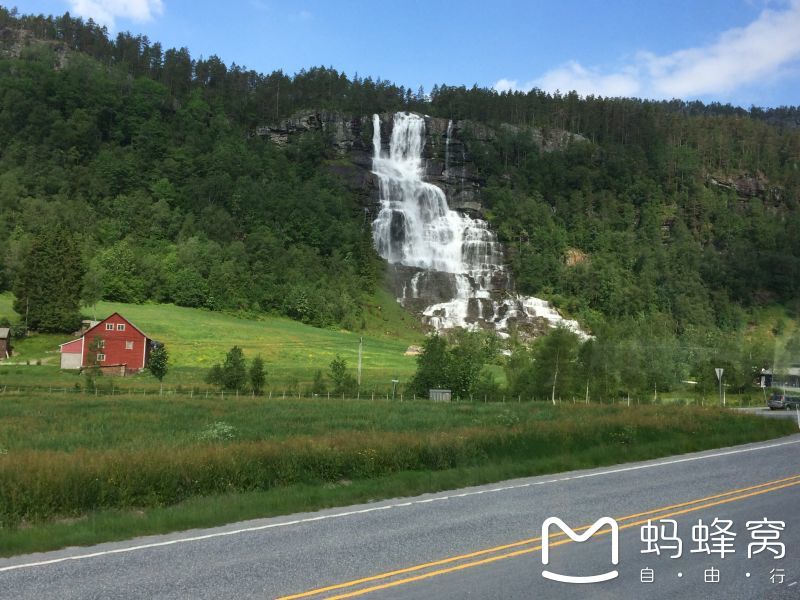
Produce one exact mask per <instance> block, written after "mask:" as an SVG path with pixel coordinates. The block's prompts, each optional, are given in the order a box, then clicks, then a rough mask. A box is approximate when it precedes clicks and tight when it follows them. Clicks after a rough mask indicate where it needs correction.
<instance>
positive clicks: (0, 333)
mask: <svg viewBox="0 0 800 600" xmlns="http://www.w3.org/2000/svg"><path fill="white" fill-rule="evenodd" d="M10 335H11V329H10V328H8V327H0V340H5V339H8V338H9V336H10Z"/></svg>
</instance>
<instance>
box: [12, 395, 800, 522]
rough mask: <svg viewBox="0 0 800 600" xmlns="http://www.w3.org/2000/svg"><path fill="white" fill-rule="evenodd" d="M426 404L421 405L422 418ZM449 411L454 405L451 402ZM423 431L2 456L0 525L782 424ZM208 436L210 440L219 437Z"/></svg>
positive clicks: (752, 435)
mask: <svg viewBox="0 0 800 600" xmlns="http://www.w3.org/2000/svg"><path fill="white" fill-rule="evenodd" d="M426 408H427V406H426V405H421V404H419V405H417V409H418V410H420V411H424V410H425V409H426ZM453 408H454V407H453ZM518 411H520V412H511V411H507V410H506V411H503V410H498V411H497V412H496V413H495V415H494V424H491V425H483V426H467V427H465V426H461V427H455V428H449V429H446V430H445V428H444V427H443V428H442V430H439V431H436V430H428V431H385V430H380V429H379V428H377V427H376V428H375V429H374V430H371V431H370V430H367V431H333V432H330V433H318V434H316V435H297V436H293V437H290V438H286V439H277V440H276V439H260V440H251V441H238V442H236V441H234V442H222V441H220V442H199V441H198V442H196V443H193V444H187V445H184V446H177V447H176V446H174V445H168V444H161V445H150V446H148V447H139V448H135V449H127V450H126V449H121V448H107V449H94V450H90V449H84V448H80V449H76V450H73V451H54V450H19V451H9V452H8V453H5V454H0V524H2V526H4V527H9V526H11V527H14V526H17V525H19V524H21V523H23V522H37V521H44V520H47V519H52V518H56V517H75V516H80V515H83V514H86V513H87V512H90V511H96V510H98V509H128V508H137V507H145V508H146V507H164V506H170V505H173V504H176V503H179V502H181V501H184V500H186V499H189V498H193V497H198V496H207V495H214V494H225V493H231V492H251V491H264V490H273V489H279V488H282V487H286V486H292V485H296V484H325V483H337V482H342V481H343V480H366V479H373V478H378V477H382V476H386V475H390V474H393V473H399V472H404V471H415V472H422V471H442V470H447V469H454V468H460V467H471V466H478V465H489V466H491V465H492V464H500V463H504V462H508V461H514V460H520V461H530V459H531V458H532V457H541V458H542V460H544V461H547V462H549V463H550V464H558V465H560V466H562V467H563V468H569V467H570V465H571V463H570V459H571V456H573V455H576V456H577V455H580V456H581V457H582V462H581V463H580V464H585V461H586V456H587V452H589V453H590V454H591V455H593V456H595V458H596V461H597V464H603V463H604V462H608V460H609V458H610V459H613V460H615V461H619V460H633V459H636V458H640V457H642V456H643V454H642V453H643V452H644V455H645V456H647V457H649V456H652V455H653V454H656V455H658V454H671V453H677V452H686V451H691V450H698V449H702V448H707V447H713V446H719V445H725V444H734V443H741V442H747V441H754V440H760V439H765V438H769V437H774V436H777V435H780V434H785V433H789V432H791V431H793V429H794V427H796V426H795V425H793V424H792V423H791V422H788V421H783V420H772V419H761V418H754V417H748V416H744V415H736V414H732V413H729V412H722V411H718V410H710V409H701V408H686V407H684V408H680V409H677V410H676V409H672V408H669V407H659V406H647V407H639V408H638V409H627V408H623V407H591V406H590V407H583V406H581V407H577V408H572V407H570V408H569V410H567V409H548V410H547V411H540V412H537V413H535V417H534V418H528V419H523V418H520V415H521V414H522V415H523V416H524V411H523V409H521V408H520V409H518ZM212 439H213V436H212Z"/></svg>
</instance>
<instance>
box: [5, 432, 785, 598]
mask: <svg viewBox="0 0 800 600" xmlns="http://www.w3.org/2000/svg"><path fill="white" fill-rule="evenodd" d="M549 517H559V518H560V519H562V520H563V521H564V522H565V523H566V524H567V525H569V526H570V527H572V528H573V529H576V530H577V532H582V531H583V529H580V526H584V527H586V526H589V525H592V524H593V523H594V522H595V521H596V520H597V519H599V518H601V517H613V518H614V519H616V523H617V524H618V527H619V531H618V545H619V561H618V564H617V565H613V564H612V560H611V557H612V541H613V538H614V535H613V533H612V532H611V531H610V529H609V528H608V527H604V528H602V529H600V530H599V531H598V532H597V533H595V534H594V535H593V536H591V538H590V539H588V540H587V541H585V542H580V543H579V542H576V541H572V540H571V539H570V538H569V537H567V536H566V535H564V534H563V533H562V532H561V531H559V530H558V529H552V530H551V536H550V547H549V553H550V561H549V564H548V565H543V564H542V542H541V541H540V539H539V538H540V537H541V535H542V524H543V522H544V521H545V519H547V518H549ZM715 518H716V519H719V520H729V521H731V522H732V523H731V524H730V527H729V528H728V529H727V531H723V534H722V538H724V539H722V541H723V542H725V541H728V542H729V545H730V546H732V547H733V549H734V550H735V552H734V553H729V552H726V553H725V555H724V556H719V554H718V553H717V554H714V553H712V554H708V553H699V552H692V550H695V549H697V546H698V542H697V541H693V535H692V534H693V531H692V528H693V527H695V526H698V525H700V523H699V521H700V520H702V524H704V525H711V524H712V522H713V521H714V519H715ZM765 518H766V519H767V520H768V521H772V522H774V521H782V522H783V523H784V527H783V530H782V531H780V532H778V533H779V535H780V538H779V539H778V540H774V541H771V543H770V544H769V545H767V546H766V547H764V548H762V551H761V552H758V553H755V552H754V553H753V556H752V557H748V549H749V548H748V547H749V545H750V544H751V543H754V540H753V538H752V536H753V532H752V531H748V522H750V521H760V520H762V519H765ZM648 519H650V521H651V524H652V525H655V527H656V528H657V529H658V531H659V538H665V539H657V540H655V541H654V542H653V544H651V546H654V545H656V544H657V545H658V546H659V551H660V554H656V553H655V552H650V553H643V552H642V550H646V549H647V544H646V543H644V542H642V541H641V536H642V534H643V533H647V532H650V531H651V529H649V528H646V526H647V525H648ZM662 519H664V520H665V521H662ZM666 520H674V521H675V524H676V527H677V536H676V537H678V538H680V539H681V544H682V548H681V556H680V557H679V558H670V557H669V555H670V554H676V550H674V549H667V546H670V545H671V546H675V545H677V542H675V541H674V540H673V541H670V540H669V539H666V538H669V537H671V536H670V535H669V534H671V533H672V532H671V528H672V525H671V524H670V523H669V522H668V521H666ZM662 525H663V531H662ZM717 525H720V526H721V527H722V529H723V530H724V527H725V525H726V524H725V523H720V522H717ZM643 526H644V527H645V529H643ZM716 529H717V527H716V525H715V526H712V527H710V529H709V531H710V532H712V533H714V532H716ZM756 529H757V530H758V531H761V532H764V531H773V532H774V531H775V530H774V529H771V528H769V527H768V526H767V525H758V527H757V528H756ZM702 533H703V530H702V529H700V528H697V531H696V534H698V535H696V536H695V537H697V538H698V539H700V538H702V537H703V536H702V535H699V534H702ZM730 533H735V534H736V535H735V536H731V535H729V534H730ZM0 534H1V533H0ZM662 534H663V535H662ZM756 535H758V532H757V533H756ZM731 538H732V541H731ZM720 539H721V538H720V536H718V535H711V536H710V537H709V543H710V544H711V545H712V548H711V549H712V550H713V549H715V548H716V546H714V544H716V543H718V542H719V541H720ZM775 541H777V542H782V543H783V553H784V556H783V557H782V558H775V556H776V554H774V553H773V551H775V552H778V553H780V548H779V547H778V545H777V544H775V543H773V542H775ZM762 545H763V544H762ZM758 547H759V544H756V546H753V547H752V548H751V549H752V550H757V549H758ZM650 549H651V550H652V549H654V548H653V547H651V548H650ZM544 569H547V570H549V571H552V572H554V573H557V574H561V575H572V576H590V575H598V574H602V573H607V572H609V571H613V570H616V571H617V572H618V576H617V577H615V578H614V579H612V580H610V581H607V582H604V583H591V584H576V583H560V582H556V581H551V580H548V579H546V578H544V577H543V576H542V571H543V570H544ZM642 569H652V572H653V582H652V583H643V582H642V581H641V578H642ZM710 569H716V570H718V572H719V582H708V583H707V582H705V572H706V571H707V570H710ZM781 569H782V571H780V570H781ZM773 570H775V571H773ZM709 574H710V577H713V573H712V572H710V571H709ZM748 574H749V575H748ZM771 577H772V579H773V580H774V583H773V581H771V580H770V578H771ZM798 580H800V434H798V435H794V436H790V437H787V438H782V439H779V440H775V441H772V442H764V443H760V444H750V445H745V446H737V447H735V448H727V449H721V450H715V451H709V452H702V453H696V454H687V455H681V456H677V457H671V458H666V459H659V460H655V461H647V462H641V463H629V464H625V465H620V466H617V467H607V468H602V469H594V470H586V471H575V472H570V473H562V474H558V475H550V476H544V477H533V478H525V479H517V480H513V481H508V482H504V483H501V484H494V485H489V486H481V487H475V488H468V489H462V490H457V491H452V492H443V493H439V494H429V495H424V496H419V497H415V498H404V499H396V500H389V501H383V502H375V503H370V504H365V505H360V506H353V507H348V508H339V509H332V510H326V511H320V512H317V513H309V514H297V515H292V516H287V517H279V518H274V519H262V520H257V521H248V522H245V523H237V524H233V525H229V526H226V527H221V528H215V529H208V530H197V531H190V532H182V533H179V534H172V535H166V536H154V537H148V538H140V539H136V540H131V541H128V542H121V543H112V544H103V545H99V546H94V547H92V548H89V549H87V548H73V549H67V550H62V551H57V552H49V553H44V554H37V555H27V556H19V557H15V558H12V559H0V598H9V599H12V598H13V599H15V600H17V599H19V600H22V599H26V598H31V599H37V600H38V599H46V598H58V599H67V598H81V599H93V598H97V599H100V598H103V599H111V598H181V599H184V598H262V599H264V598H276V597H282V596H290V597H292V596H294V597H302V598H314V599H316V598H332V597H336V598H346V597H364V598H382V599H384V598H420V599H422V598H425V599H430V598H480V599H484V598H498V599H500V598H615V599H616V598H637V599H638V598H644V597H647V598H678V597H680V598H687V599H689V598H701V597H702V598H707V599H713V598H726V599H728V598H730V599H737V598H759V599H761V598H800V583H798Z"/></svg>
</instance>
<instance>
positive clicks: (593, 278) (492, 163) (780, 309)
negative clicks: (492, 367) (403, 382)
mask: <svg viewBox="0 0 800 600" xmlns="http://www.w3.org/2000/svg"><path fill="white" fill-rule="evenodd" d="M0 28H1V29H2V36H1V37H0V149H2V150H0V256H2V257H3V268H2V269H0V291H3V290H14V291H16V292H17V302H18V304H17V307H16V308H17V312H18V313H20V314H21V313H22V312H24V310H23V309H24V304H25V298H26V294H28V293H29V291H30V289H31V288H32V287H35V286H36V285H37V282H45V283H44V284H43V285H51V284H52V281H53V279H54V278H53V277H49V276H48V277H39V278H37V277H35V276H31V275H30V274H29V273H27V269H25V268H24V267H25V265H26V260H28V259H29V258H30V256H31V255H33V250H34V249H35V250H36V251H37V252H40V251H43V250H42V248H45V249H46V248H47V244H46V243H45V242H46V241H47V240H46V238H47V236H48V235H50V232H51V231H53V230H57V229H66V231H67V232H68V235H69V236H70V239H72V240H73V242H74V243H72V244H70V247H74V248H76V252H77V253H78V256H77V259H76V257H75V256H71V257H70V259H69V266H70V272H71V273H78V271H82V272H83V285H82V300H83V306H84V309H83V310H84V313H85V314H91V312H92V310H93V309H92V306H93V305H95V304H96V303H97V301H99V300H103V301H105V302H118V303H126V304H127V305H133V304H140V303H144V302H151V303H167V304H174V305H177V306H182V307H189V308H202V309H204V310H207V311H211V312H210V313H209V329H208V331H211V330H214V326H213V323H214V322H215V321H214V317H212V316H210V315H215V314H221V313H225V314H238V315H241V316H246V317H253V318H255V319H260V318H261V317H262V316H264V315H271V316H282V317H288V318H290V319H293V320H295V321H299V322H301V323H305V324H308V325H313V326H315V327H324V328H329V329H332V330H337V329H338V330H347V331H351V332H357V333H361V332H367V333H368V334H369V333H375V332H376V331H380V320H381V319H382V318H383V317H379V316H378V314H377V312H376V311H375V306H381V305H382V306H384V307H387V304H386V302H384V300H385V299H386V295H385V292H384V291H383V274H382V266H383V263H382V261H380V260H379V258H378V257H377V256H376V253H375V251H374V249H373V242H372V236H371V229H370V224H369V213H368V209H369V206H368V204H369V201H370V200H369V198H368V194H367V193H365V192H364V190H357V189H355V188H353V187H351V186H350V185H349V184H348V183H347V182H345V181H343V180H342V179H341V178H340V177H339V176H338V175H337V173H338V172H339V171H338V170H337V168H332V167H342V166H347V165H348V164H349V161H350V158H351V157H347V156H342V155H340V154H338V153H337V151H336V149H335V148H333V146H332V144H331V141H332V139H331V135H330V132H329V131H326V130H325V129H324V128H322V129H320V130H317V131H310V132H307V133H305V134H301V135H295V136H289V140H288V142H287V143H286V144H278V143H273V142H272V141H270V140H269V138H268V136H266V137H265V136H258V135H255V132H256V131H257V129H258V128H259V127H262V126H264V125H265V124H275V123H278V122H280V121H281V120H282V119H285V118H287V117H290V116H291V115H293V114H296V113H297V111H300V110H312V111H314V110H335V111H340V112H341V113H342V114H344V115H369V114H370V113H374V112H391V111H397V110H414V111H419V112H422V113H425V114H429V115H433V116H440V117H444V118H450V119H456V120H465V119H466V120H469V121H470V122H471V123H472V124H473V127H472V130H473V131H477V130H479V129H480V128H482V127H483V128H485V127H486V125H487V124H488V126H489V127H490V129H491V131H492V135H489V136H478V135H473V136H472V137H470V134H469V131H470V127H465V128H463V130H464V131H465V132H466V133H465V136H466V137H465V139H464V140H463V141H464V142H465V146H466V148H467V153H468V156H469V160H471V161H472V165H473V169H474V173H475V176H476V178H477V180H478V181H480V182H482V190H481V201H482V204H483V209H484V211H485V216H486V217H487V219H488V220H489V221H490V223H491V224H492V226H493V227H494V228H495V229H496V231H497V232H498V235H499V237H500V239H501V240H502V241H503V242H504V243H505V245H506V248H507V250H508V253H507V256H508V261H509V266H510V269H511V272H512V274H513V276H514V280H515V282H516V285H517V288H518V289H519V291H521V292H523V293H526V294H535V295H538V296H542V297H545V298H547V299H549V300H551V301H553V303H554V304H555V305H556V306H557V307H559V308H560V309H561V310H562V311H563V312H565V313H567V314H569V315H570V316H573V317H576V318H578V319H579V320H580V321H581V323H582V324H583V325H584V326H585V327H586V328H587V329H589V330H590V331H591V332H592V333H593V334H594V335H595V341H594V342H593V343H592V345H591V346H589V347H587V348H586V349H583V350H581V351H580V352H578V349H577V346H576V345H574V344H573V345H572V346H570V348H565V349H566V351H567V353H568V356H570V357H571V359H572V360H571V362H570V363H569V365H571V366H572V367H574V368H573V373H572V374H571V375H570V376H568V375H569V373H568V372H567V371H566V370H564V369H562V372H563V373H564V376H563V377H562V378H561V379H560V380H559V382H558V386H560V387H559V389H557V390H556V391H555V393H556V394H560V395H563V396H564V397H569V396H571V395H577V394H581V393H583V392H582V390H584V389H585V388H586V387H587V385H589V384H588V383H587V381H588V380H591V381H593V382H596V383H597V386H596V389H598V390H599V393H600V394H602V395H603V396H605V397H619V396H625V395H627V394H640V395H641V394H650V393H653V392H661V391H669V390H674V389H676V388H677V387H679V386H680V385H681V382H682V381H685V380H689V379H693V380H698V381H700V382H701V387H702V388H703V389H704V390H705V392H704V393H707V392H708V391H709V390H713V384H714V382H713V378H712V376H713V367H714V366H724V367H725V368H726V369H727V371H726V372H728V373H729V374H731V376H732V379H731V381H732V382H733V383H734V385H735V387H736V389H737V390H739V391H743V390H745V389H746V388H748V387H749V386H750V382H751V381H752V377H753V374H754V373H755V372H757V371H758V370H760V369H761V368H763V367H768V366H772V365H773V364H774V363H775V357H776V355H778V354H782V355H785V356H782V357H781V361H782V362H784V363H786V362H791V361H792V360H795V361H796V360H797V359H796V358H794V359H792V357H791V356H790V354H791V353H792V352H796V348H798V347H800V336H798V334H797V329H796V327H795V325H794V323H795V320H796V318H797V317H798V314H800V208H799V207H798V198H800V128H798V127H797V125H798V119H799V118H800V112H798V110H797V109H796V108H792V107H782V108H776V109H768V110H762V109H758V108H751V109H749V110H744V109H741V108H737V107H732V106H729V105H724V106H723V105H718V104H712V105H703V104H702V103H699V102H690V103H686V102H681V101H670V102H660V101H659V102H655V101H643V100H637V99H630V98H598V97H592V96H590V97H587V98H580V97H578V96H577V94H575V93H568V94H563V95H562V94H547V93H545V92H542V91H541V90H536V89H534V90H531V91H530V92H528V93H522V92H513V93H498V92H496V91H494V90H490V89H482V88H477V87H473V88H471V89H467V88H464V87H452V86H447V85H441V86H435V87H434V89H432V90H429V93H425V91H424V90H417V91H412V90H409V89H406V88H403V87H402V86H397V85H394V84H392V83H391V82H389V81H386V80H380V79H377V80H376V79H372V78H369V77H367V78H360V77H347V76H346V75H345V74H343V73H340V72H338V71H336V70H334V69H331V68H312V69H309V70H307V71H301V72H300V73H297V74H295V75H294V76H288V75H286V74H284V73H282V72H280V71H277V72H273V73H270V74H261V73H257V72H255V71H253V70H249V69H247V68H244V67H242V66H240V65H235V64H231V65H226V64H224V63H223V62H222V61H221V60H220V59H219V58H218V57H216V56H211V57H209V58H207V59H196V58H194V59H193V58H192V57H191V54H190V53H189V51H188V50H187V49H185V48H181V49H164V48H162V47H161V46H160V44H158V43H157V42H155V41H150V40H148V39H147V38H145V37H142V36H136V35H132V34H130V33H119V34H118V35H117V36H116V37H115V38H113V39H110V38H109V36H108V34H107V32H106V31H105V30H104V29H102V28H100V27H98V26H97V25H96V24H94V23H84V22H82V21H81V20H80V19H74V18H71V17H69V16H67V15H65V16H63V17H44V16H20V15H17V14H16V13H14V12H11V11H8V10H6V9H0ZM365 127H366V128H365V129H364V131H362V136H363V137H364V138H365V139H366V140H367V142H366V143H367V144H368V143H369V138H370V133H371V132H370V131H369V127H370V125H369V119H368V120H367V122H366V124H365ZM564 132H571V133H574V134H575V136H572V137H570V136H566V137H564ZM553 136H555V137H556V138H559V136H561V137H560V138H559V139H562V141H563V140H571V141H566V142H564V143H560V144H556V146H555V147H552V148H547V149H543V148H542V147H541V142H540V140H541V139H544V138H547V139H551V138H553ZM350 166H353V165H350ZM361 166H362V167H363V165H361ZM365 209H367V210H365ZM60 235H61V234H60ZM59 239H61V238H59ZM53 247H54V244H53V242H52V240H51V243H50V251H51V252H52V248H53ZM43 255H46V254H43ZM66 260H67V259H66V258H65V261H66ZM78 263H80V264H78ZM78 267H80V268H78ZM50 268H51V270H52V266H51V265H50ZM23 273H26V276H25V277H22V276H21V275H22V274H23ZM376 298H381V300H380V301H376V300H375V299H376ZM75 306H77V304H76V305H75ZM104 306H109V305H104ZM126 310H129V312H130V311H132V313H131V314H135V311H133V309H126ZM143 310H151V309H147V308H146V307H145V308H143ZM152 310H155V309H152ZM170 311H171V309H168V310H167V312H165V313H164V314H165V315H166V314H171V312H170ZM389 312H391V313H392V314H394V315H396V317H391V318H390V320H392V321H394V322H395V323H404V324H409V323H410V321H409V320H406V321H403V320H402V319H403V318H402V316H401V315H402V314H403V313H402V311H400V309H397V308H396V307H395V308H394V309H392V310H391V311H389ZM151 314H152V317H153V319H154V321H155V322H158V321H159V319H161V318H162V317H160V316H156V315H155V314H154V313H151ZM776 314H777V315H780V316H779V317H776V318H772V317H769V318H768V319H767V321H764V315H776ZM204 315H205V313H204ZM73 316H76V313H75V311H73ZM376 317H377V319H376ZM17 319H21V316H20V317H17ZM219 319H220V320H221V321H220V322H224V320H225V317H222V316H220V317H219ZM203 320H205V317H204V319H203ZM176 322H180V320H177V321H176ZM275 323H278V321H276V322H275ZM167 325H168V324H166V325H165V331H164V336H163V337H164V338H165V341H168V342H172V343H174V345H175V352H176V354H175V356H176V357H178V358H180V361H181V363H183V364H188V363H192V364H198V366H199V363H200V362H201V361H202V360H205V358H204V357H207V356H208V355H207V354H206V351H207V350H206V347H207V344H206V341H208V342H209V343H213V340H205V338H203V337H202V336H203V335H205V334H203V333H190V332H188V331H186V330H185V329H187V328H183V329H181V330H180V331H179V330H178V329H176V328H175V327H173V329H170V328H169V326H167ZM376 325H377V327H376ZM176 327H177V326H176ZM281 327H283V325H281ZM287 327H288V325H287ZM388 329H390V330H393V331H398V330H399V328H398V327H394V328H388ZM153 335H161V334H160V333H158V328H157V327H156V331H155V332H154V333H153ZM320 335H323V334H320ZM381 335H382V334H381ZM184 336H185V337H184ZM196 336H201V337H200V338H198V337H196ZM248 337H249V334H248V333H247V332H242V334H241V335H239V334H236V335H232V336H229V338H228V341H226V343H230V341H233V343H238V342H239V341H240V340H239V338H242V339H243V340H245V341H243V342H242V343H246V340H247V339H248ZM290 337H291V336H290ZM312 337H313V336H312ZM409 337H413V334H412V335H411V336H409ZM217 339H222V338H221V337H217ZM514 341H515V340H514V339H513V337H512V341H511V346H513V345H514ZM31 343H33V340H31ZM348 343H351V342H348ZM249 345H250V346H251V347H253V348H255V347H256V344H249ZM262 347H263V350H264V352H265V353H271V354H276V355H277V353H278V352H279V351H270V350H269V349H268V346H267V345H266V344H265V343H262ZM350 347H351V348H352V345H351V346H350ZM21 348H22V349H23V350H24V349H25V347H24V345H23V346H21ZM351 352H352V350H351ZM525 352H527V350H524V349H522V350H521V351H520V353H518V354H517V356H516V357H515V360H514V361H512V362H511V364H510V365H509V369H507V371H508V372H507V378H508V380H509V382H510V383H511V385H512V389H511V391H512V392H516V391H520V390H524V393H525V394H526V395H531V396H533V397H541V396H542V395H544V394H545V393H546V392H547V389H548V388H549V387H552V384H548V383H547V381H549V378H550V375H549V369H550V367H543V366H542V365H544V364H545V363H544V362H542V361H539V362H538V363H537V362H536V352H533V353H532V354H529V355H526V354H525ZM539 352H542V351H541V350H540V351H539ZM190 354H191V356H190ZM311 354H312V356H311V357H308V356H300V355H299V354H298V355H296V356H293V359H296V360H300V359H303V360H306V359H311V360H312V362H313V361H315V360H316V355H315V354H314V352H313V351H312V352H311ZM283 356H285V355H283ZM349 356H350V357H352V354H350V355H349ZM326 358H327V357H326ZM276 360H279V361H280V360H284V358H281V359H277V358H276ZM314 364H318V363H314ZM537 364H538V366H537ZM351 365H352V362H351ZM324 366H325V365H322V367H323V368H324ZM398 368H402V366H401V363H398ZM536 369H538V370H539V373H538V374H537V375H535V376H520V373H519V372H518V371H520V370H521V371H522V372H523V373H522V375H525V373H524V372H525V371H533V370H536ZM734 374H735V376H734ZM382 377H383V375H382ZM515 382H516V383H515ZM526 382H527V383H526ZM489 384H491V382H489ZM517 384H519V386H522V387H521V388H518V387H514V386H516V385H517ZM591 385H592V386H594V383H592V384H591Z"/></svg>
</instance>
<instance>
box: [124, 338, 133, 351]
mask: <svg viewBox="0 0 800 600" xmlns="http://www.w3.org/2000/svg"><path fill="white" fill-rule="evenodd" d="M125 350H133V340H125Z"/></svg>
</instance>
